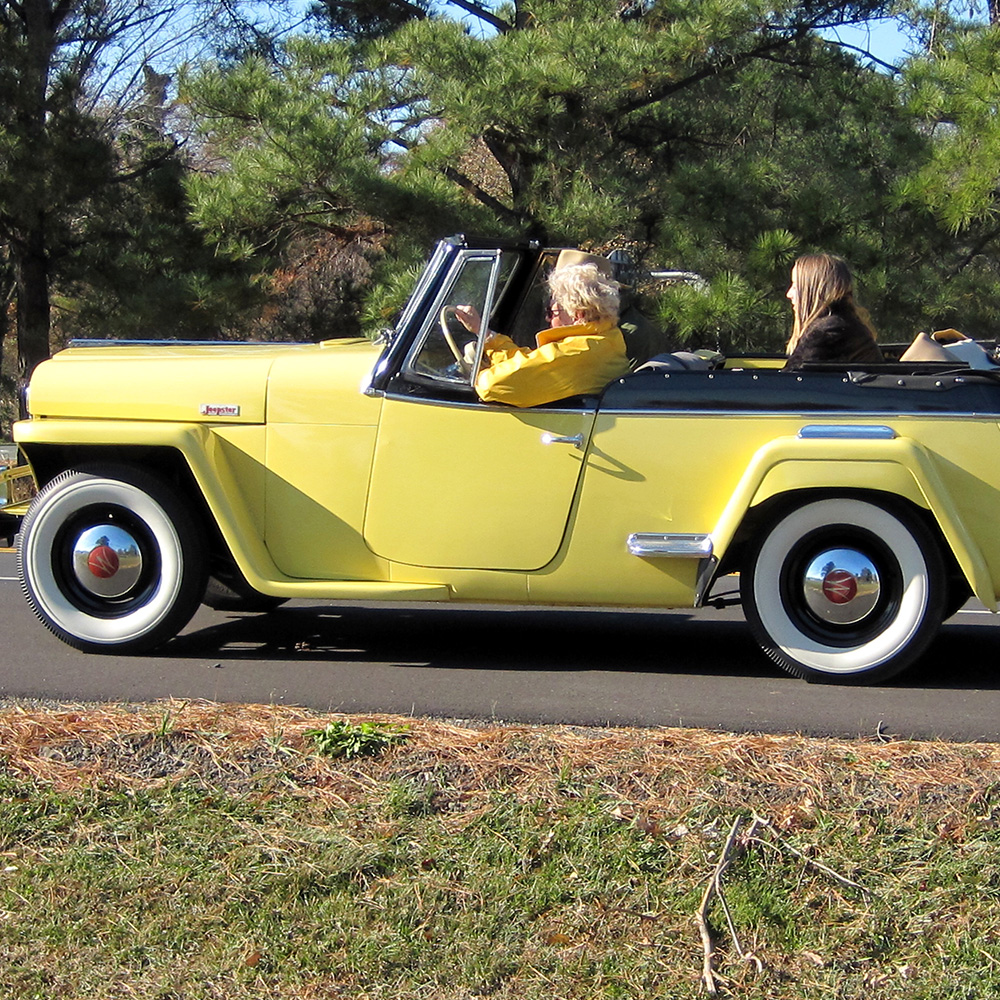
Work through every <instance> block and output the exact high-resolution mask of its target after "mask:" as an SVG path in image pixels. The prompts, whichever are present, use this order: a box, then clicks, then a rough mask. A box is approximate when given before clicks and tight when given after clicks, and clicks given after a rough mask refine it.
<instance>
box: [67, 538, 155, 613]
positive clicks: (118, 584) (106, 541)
mask: <svg viewBox="0 0 1000 1000" xmlns="http://www.w3.org/2000/svg"><path fill="white" fill-rule="evenodd" d="M73 573H74V575H75V577H76V580H77V582H78V583H79V584H80V586H81V587H83V588H84V590H86V591H87V592H88V593H90V594H93V595H94V596H95V597H103V598H116V597H124V596H125V594H127V593H128V592H129V591H130V590H131V589H132V588H133V587H134V586H135V585H136V584H137V583H138V582H139V578H140V577H141V576H142V551H141V549H140V548H139V543H138V542H137V541H136V539H135V537H134V536H133V535H131V534H130V533H129V532H128V531H126V530H125V529H124V528H122V527H120V526H119V525H117V524H96V525H94V526H93V527H92V528H87V530H86V531H83V532H81V533H80V534H79V535H78V536H77V539H76V541H75V542H74V544H73Z"/></svg>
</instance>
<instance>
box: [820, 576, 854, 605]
mask: <svg viewBox="0 0 1000 1000" xmlns="http://www.w3.org/2000/svg"><path fill="white" fill-rule="evenodd" d="M823 595H824V597H826V599H827V600H828V601H830V603H831V604H847V603H849V602H850V601H853V600H854V598H855V597H857V596H858V581H857V580H856V579H855V578H854V574H853V573H849V572H848V571H847V570H846V569H831V570H830V572H829V573H827V574H826V576H824V577H823Z"/></svg>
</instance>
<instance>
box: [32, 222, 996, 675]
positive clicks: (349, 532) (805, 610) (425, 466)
mask: <svg viewBox="0 0 1000 1000" xmlns="http://www.w3.org/2000/svg"><path fill="white" fill-rule="evenodd" d="M555 253H556V251H554V250H545V249H542V248H540V247H537V246H535V245H533V244H529V243H523V244H513V243H512V244H504V245H500V244H497V243H493V244H489V245H487V244H484V243H477V242H475V241H471V240H467V239H465V238H463V237H455V238H453V239H450V240H445V241H442V242H441V243H440V244H439V245H438V246H437V247H436V249H435V251H434V254H433V256H432V258H431V260H430V262H429V263H428V265H427V268H426V270H425V271H424V273H423V275H422V277H421V278H420V280H419V282H418V284H417V286H416V289H415V291H414V293H413V296H412V297H411V299H410V301H409V303H408V305H407V307H406V309H405V310H404V312H403V314H402V316H401V318H400V320H399V322H398V323H397V326H396V329H395V331H394V332H393V333H392V335H391V336H390V337H389V338H387V342H386V343H384V344H382V345H375V344H372V343H369V342H367V341H358V340H346V341H345V340H331V341H327V342H325V343H321V344H309V345H305V344H296V345H252V344H201V345H193V344H166V343H155V344H154V343H148V344H143V343H132V344H125V343H114V344H111V343H105V344H103V345H100V344H88V345H83V346H78V347H71V348H70V349H69V350H66V351H64V352H61V353H60V354H58V355H57V356H56V357H55V358H53V359H52V360H50V361H48V362H46V363H45V364H43V365H41V366H40V367H39V368H38V369H37V370H36V372H35V374H34V377H33V379H32V383H31V390H30V400H29V405H30V411H31V417H30V419H28V420H25V421H22V422H20V423H18V424H17V425H16V427H15V438H16V440H17V442H18V443H19V445H20V447H21V449H22V451H23V453H24V454H25V455H26V456H27V459H28V461H29V462H30V463H31V465H32V468H33V470H34V474H35V476H36V479H37V481H38V485H39V487H40V490H39V495H38V497H37V498H36V500H35V501H34V503H33V505H32V508H31V510H30V511H29V513H28V515H27V517H26V518H25V520H24V524H23V528H22V532H21V535H20V541H19V556H18V559H19V566H20V572H21V574H22V580H23V586H24V590H25V593H26V595H27V598H28V600H29V602H30V603H31V605H32V607H33V608H34V610H35V611H36V613H37V614H38V616H39V617H40V619H41V620H42V621H43V622H44V623H45V624H46V625H47V626H48V627H49V628H50V629H51V630H52V631H53V632H54V633H55V634H56V635H58V636H59V637H60V638H62V639H63V640H65V641H66V642H68V643H70V644H71V645H74V646H76V647H78V648H81V649H84V650H102V649H103V650H119V651H139V650H144V649H148V648H150V647H152V646H155V645H156V644H158V643H161V642H163V641H165V640H166V639H169V638H170V637H171V636H173V635H174V634H176V632H178V631H179V630H180V629H181V628H183V626H184V625H185V624H186V622H187V621H188V619H189V618H190V616H191V614H192V613H193V611H194V609H195V608H196V606H197V604H198V602H199V601H200V600H202V599H205V600H206V602H207V603H212V604H214V605H215V606H225V605H228V606H233V607H246V608H260V609H266V608H268V607H270V606H274V605H275V604H277V603H280V602H281V601H282V600H285V599H288V598H295V597H309V598H320V599H328V600H331V601H343V600H351V599H364V600H386V601H400V600H408V599H412V600H419V601H428V600H430V601H451V600H458V601H491V602H497V601H509V602H519V603H536V604H546V605H551V604H576V605H606V606H644V607H663V608H676V607H691V606H698V605H700V604H702V603H704V602H705V601H706V600H707V599H709V598H710V594H711V588H712V586H713V584H714V583H715V581H716V580H717V579H719V578H720V577H721V576H722V575H724V574H729V573H732V572H737V573H739V574H740V590H741V595H742V600H743V603H744V607H745V611H746V614H747V618H748V621H749V622H750V625H751V628H752V629H753V631H754V634H755V635H756V637H757V638H758V640H759V642H760V644H761V646H762V648H763V649H764V651H765V652H766V653H767V654H768V655H769V656H771V657H772V659H774V660H775V661H776V662H777V663H778V664H779V665H781V666H782V667H783V668H785V669H786V670H788V671H790V672H792V673H794V674H796V675H798V676H802V677H805V678H807V679H809V680H818V681H840V682H852V683H859V682H874V681H877V680H883V679H885V678H887V677H890V676H892V675H893V674H895V673H898V672H899V671H900V670H902V669H904V668H905V667H906V666H907V665H908V664H910V663H911V662H912V661H913V660H914V659H916V658H917V657H918V656H919V655H920V654H921V653H922V652H923V651H924V650H925V649H926V646H927V644H928V643H929V642H930V641H931V639H932V638H933V636H934V634H935V632H936V630H937V628H938V626H939V625H940V623H941V621H942V620H943V619H944V618H945V617H947V615H949V614H950V613H952V612H953V611H954V610H955V609H956V608H957V607H958V606H960V605H961V603H962V602H963V601H964V600H965V599H966V598H967V597H968V596H969V595H970V594H974V595H975V596H976V597H977V598H978V599H979V600H980V601H982V602H983V604H985V605H986V606H987V607H988V608H990V609H991V610H995V608H996V599H997V594H998V593H1000V528H998V527H997V525H996V519H995V518H993V517H992V516H991V514H992V512H993V511H995V510H997V509H998V500H1000V463H997V461H996V459H995V455H996V453H997V450H998V448H1000V426H998V424H1000V379H998V377H997V376H996V375H995V374H994V373H993V372H992V371H972V370H971V369H969V368H967V367H966V366H964V365H962V366H957V367H954V368H950V369H949V368H947V367H946V366H943V365H940V364H929V363H923V364H920V363H917V364H911V365H908V366H907V365H902V364H899V363H892V364H886V365H881V366H874V367H872V366H869V368H868V369H866V370H864V371H854V370H852V371H848V370H846V369H845V368H842V367H840V368H839V367H838V366H817V370H803V371H800V372H789V371H781V370H780V364H781V359H766V358H764V359H761V358H729V359H727V360H726V364H725V367H724V368H715V369H711V370H673V369H672V368H666V369H663V368H653V369H646V370H638V371H635V372H633V373H630V374H628V375H626V376H624V377H623V378H621V379H618V380H616V381H615V382H613V383H612V384H611V385H610V386H608V387H607V388H606V390H605V391H604V392H603V394H602V395H601V396H600V398H598V397H578V398H575V399H571V400H562V401H558V402H555V403H551V404H547V405H545V406H537V407H530V408H525V409H515V408H512V407H508V406H504V405H502V404H488V403H483V402H481V401H480V400H479V399H478V398H477V397H476V395H475V393H474V391H473V389H472V375H471V373H472V371H473V370H475V368H477V367H478V365H479V364H480V363H481V356H482V344H481V342H479V340H481V339H482V338H479V340H477V338H475V337H474V336H473V335H472V334H471V333H468V332H467V331H465V330H464V328H462V327H460V326H457V325H456V324H455V323H454V321H453V319H452V318H451V317H450V316H449V311H448V307H449V306H450V305H455V304H459V303H467V302H474V303H475V304H476V305H477V307H478V308H479V309H480V311H481V313H482V315H484V316H489V317H490V326H491V327H492V328H493V329H496V330H501V331H503V332H509V333H511V335H512V336H514V337H515V339H518V340H519V342H521V343H527V342H528V341H529V339H530V338H529V336H528V334H529V333H530V332H532V331H533V330H537V329H538V328H539V327H540V325H544V324H541V323H540V322H539V320H540V311H541V295H542V291H541V286H540V278H541V277H542V276H543V275H544V273H545V270H546V268H547V267H549V266H550V265H551V262H552V260H553V259H554V255H555ZM484 325H485V324H484ZM637 360H641V359H637ZM108 550H111V552H110V553H109V552H108ZM209 578H210V582H209V588H208V592H207V596H206V591H205V586H206V579H209Z"/></svg>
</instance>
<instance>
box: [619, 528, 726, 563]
mask: <svg viewBox="0 0 1000 1000" xmlns="http://www.w3.org/2000/svg"><path fill="white" fill-rule="evenodd" d="M625 545H626V547H627V548H628V551H629V554H630V555H633V556H639V557H640V558H641V559H664V558H666V559H708V558H709V557H710V556H711V555H712V536H711V535H682V534H655V533H653V532H640V531H637V532H633V533H632V534H631V535H629V536H628V538H627V539H626V541H625Z"/></svg>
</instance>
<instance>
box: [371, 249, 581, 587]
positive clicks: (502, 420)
mask: <svg viewBox="0 0 1000 1000" xmlns="http://www.w3.org/2000/svg"><path fill="white" fill-rule="evenodd" d="M510 267H511V262H510V260H509V259H505V252H503V251H500V250H485V251H484V250H469V251H463V252H462V253H461V254H459V255H457V257H456V260H455V261H454V263H453V266H452V270H451V273H450V275H449V279H448V280H447V281H446V282H444V283H443V285H442V287H441V290H440V292H439V293H438V296H437V297H436V299H435V301H434V304H433V306H432V308H431V309H430V310H429V312H428V316H427V319H426V322H425V324H424V328H423V329H422V331H421V333H420V334H419V336H418V337H417V338H416V339H415V341H414V346H413V348H412V350H411V351H410V353H409V354H408V355H407V358H406V360H405V362H404V363H403V366H402V370H401V372H400V377H399V378H397V379H394V380H393V382H392V383H391V385H390V387H389V388H387V389H386V391H385V398H384V400H383V405H382V411H381V417H380V421H379V428H378V435H377V440H376V446H375V459H374V463H373V468H372V476H371V481H370V488H369V497H368V504H367V510H366V515H365V526H364V535H365V541H366V542H367V544H368V546H369V547H370V548H371V550H372V551H373V552H374V553H376V554H377V555H379V556H382V557H384V558H386V559H390V560H392V561H394V562H398V563H407V564H411V565H417V566H433V567H443V568H444V567H448V568H480V569H504V570H524V571H528V570H536V569H540V568H541V567H543V566H545V565H546V564H548V563H549V562H551V561H552V559H553V558H554V557H555V556H556V554H557V552H558V551H559V548H560V545H561V543H562V540H563V536H564V534H565V532H566V527H567V523H568V521H569V517H570V511H571V508H572V505H573V498H574V495H575V493H576V489H577V485H578V482H579V479H580V475H581V471H582V468H583V459H584V454H585V448H586V444H587V441H588V440H589V437H590V433H591V430H592V427H593V423H594V416H595V409H596V404H595V403H594V402H593V401H582V400H578V401H573V402H571V403H567V404H553V405H551V406H545V407H532V408H527V409H514V408H511V407H507V406H504V405H502V404H488V403H483V402H480V401H479V399H478V397H476V396H475V393H474V391H473V390H472V372H473V371H474V370H475V367H476V364H477V362H478V358H479V356H480V355H481V352H482V339H483V337H482V336H480V337H478V338H477V337H476V336H475V335H474V334H473V333H471V332H468V331H466V330H465V328H464V327H463V326H462V325H461V324H460V323H456V322H455V317H454V314H453V313H452V312H450V307H451V306H454V305H474V306H475V308H476V311H477V312H478V313H479V314H480V315H481V316H486V317H489V316H491V315H492V314H493V313H494V310H493V305H494V303H495V302H496V301H497V300H498V299H499V297H500V296H501V295H502V293H503V285H504V280H505V276H506V273H507V271H508V269H509V268H510ZM486 325H487V324H485V323H484V324H483V326H486Z"/></svg>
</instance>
